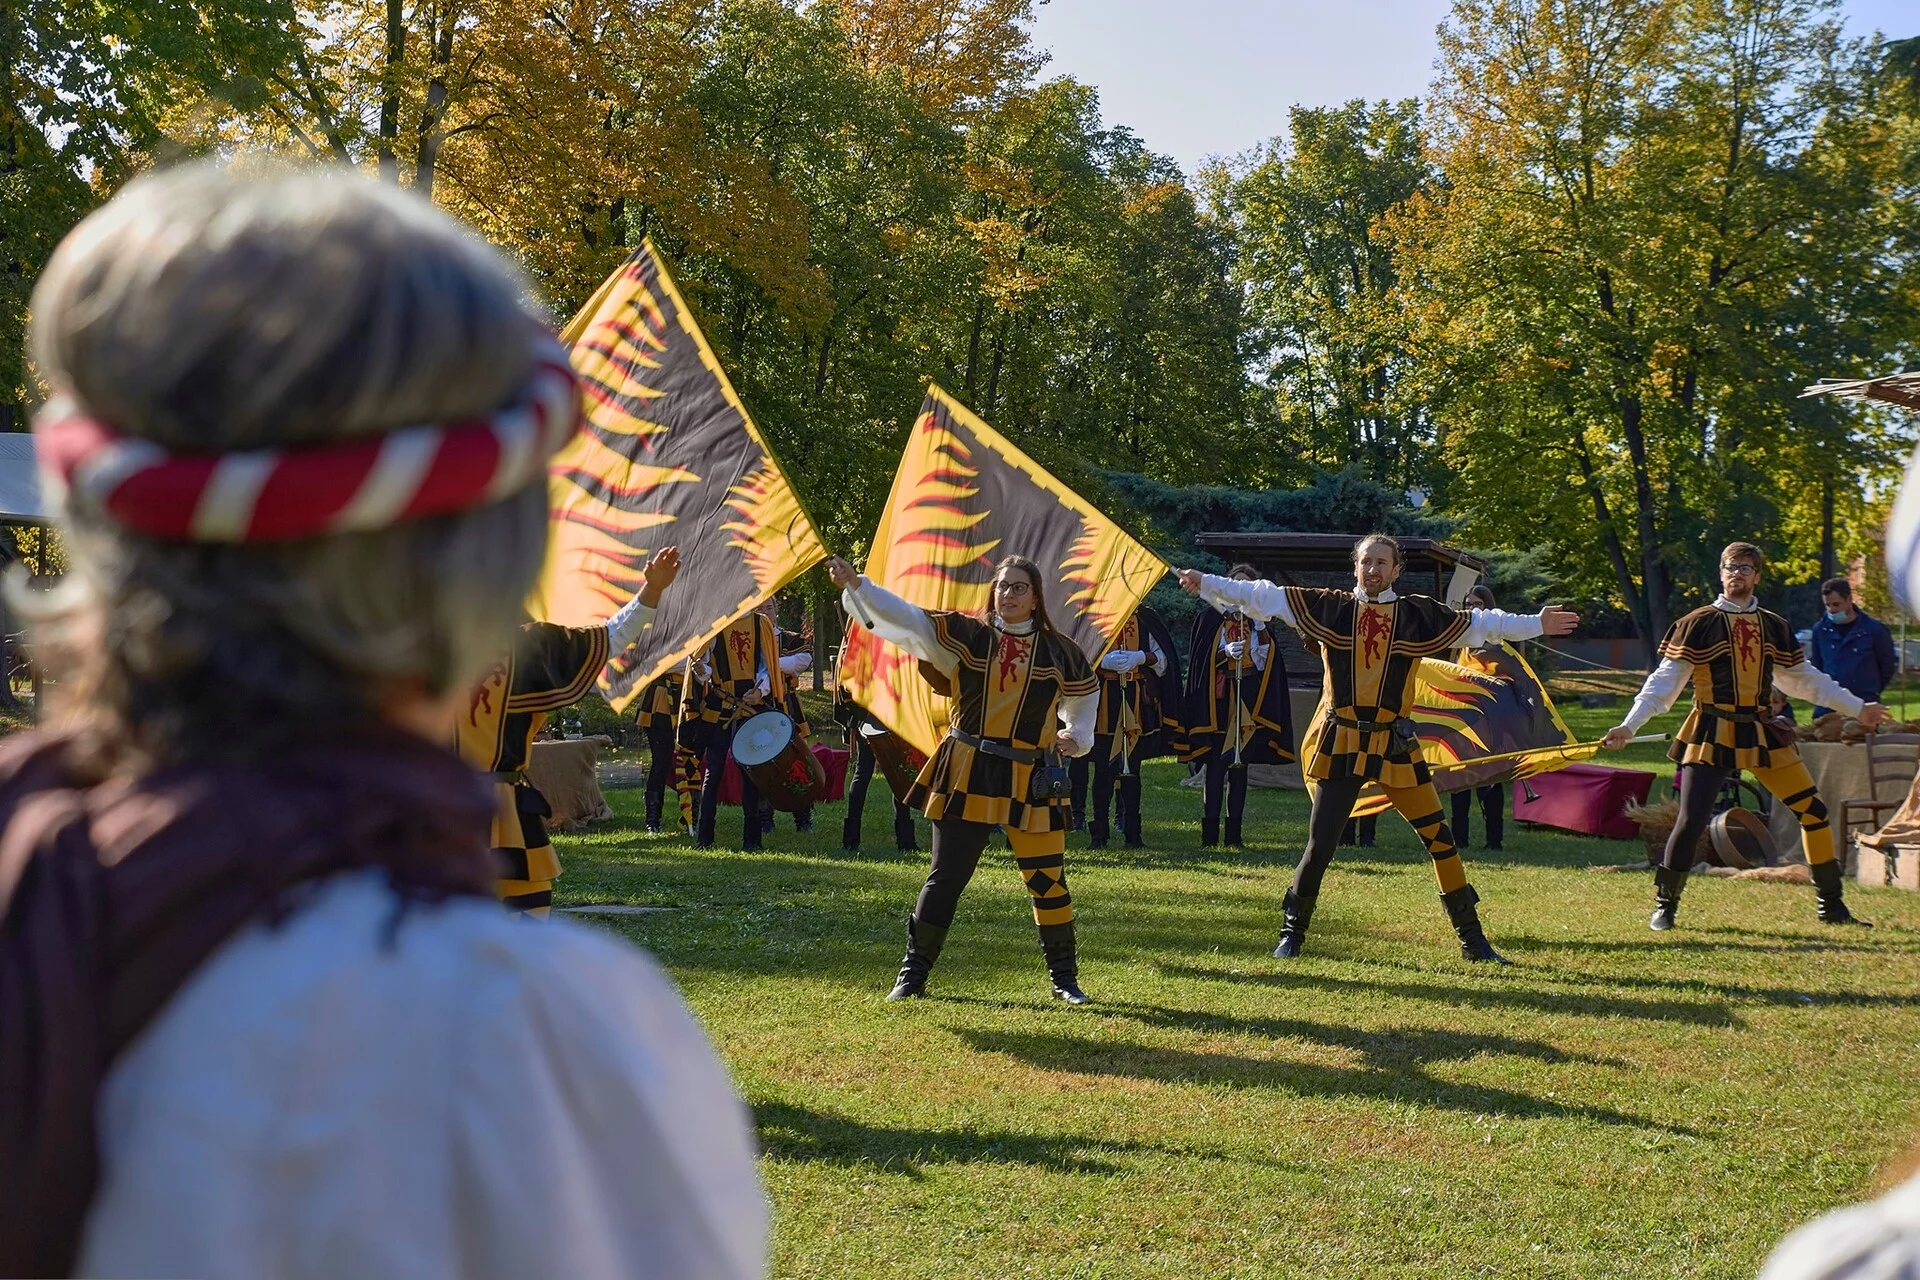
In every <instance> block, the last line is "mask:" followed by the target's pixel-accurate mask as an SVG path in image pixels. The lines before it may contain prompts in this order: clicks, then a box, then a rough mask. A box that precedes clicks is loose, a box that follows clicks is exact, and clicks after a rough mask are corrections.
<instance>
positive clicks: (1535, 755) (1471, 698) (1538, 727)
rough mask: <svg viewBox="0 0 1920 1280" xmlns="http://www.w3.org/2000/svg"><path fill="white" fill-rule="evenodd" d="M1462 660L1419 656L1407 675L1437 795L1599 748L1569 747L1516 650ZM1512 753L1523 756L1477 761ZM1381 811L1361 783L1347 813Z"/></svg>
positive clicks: (1304, 761) (1551, 766)
mask: <svg viewBox="0 0 1920 1280" xmlns="http://www.w3.org/2000/svg"><path fill="white" fill-rule="evenodd" d="M1462 656H1463V657H1464V658H1465V659H1466V661H1465V662H1464V663H1453V662H1445V661H1442V660H1439V659H1435V658H1426V659H1422V660H1421V663H1420V669H1419V672H1418V674H1417V675H1416V676H1415V677H1414V679H1415V681H1416V682H1417V683H1416V685H1415V689H1414V711H1413V720H1414V723H1415V725H1416V728H1417V732H1418V733H1419V735H1420V744H1421V750H1422V752H1424V753H1425V755H1426V759H1427V765H1428V767H1429V768H1431V769H1432V770H1433V785H1434V787H1435V788H1436V789H1437V790H1439V791H1440V792H1442V793H1446V792H1452V791H1461V790H1465V789H1468V788H1479V787H1490V786H1496V785H1505V784H1506V783H1509V782H1514V781H1517V780H1519V779H1521V778H1531V777H1535V776H1537V775H1539V774H1542V773H1551V772H1552V771H1553V770H1555V769H1562V768H1565V767H1566V766H1567V765H1570V764H1575V763H1577V762H1579V761H1581V760H1586V759H1590V758H1591V757H1592V756H1593V755H1594V754H1595V752H1596V751H1597V750H1598V748H1597V747H1596V746H1594V745H1593V744H1576V741H1575V738H1574V735H1573V731H1572V730H1570V729H1568V728H1567V725H1566V721H1564V720H1562V719H1561V718H1560V712H1559V710H1558V709H1556V708H1555V707H1554V705H1553V699H1552V698H1550V697H1548V696H1547V689H1546V686H1545V685H1544V684H1543V683H1542V682H1541V680H1540V677H1539V676H1537V675H1535V674H1534V671H1533V668H1532V667H1531V666H1529V665H1528V663H1527V660H1526V659H1525V658H1523V657H1521V656H1520V654H1519V652H1518V651H1517V650H1515V649H1513V648H1512V647H1511V646H1509V645H1506V644H1501V645H1498V646H1495V647H1492V648H1488V649H1480V650H1475V651H1473V652H1471V653H1468V654H1465V655H1462ZM1320 717H1321V711H1320V710H1318V709H1317V710H1315V712H1314V716H1313V720H1312V722H1310V723H1309V724H1308V726H1307V731H1306V733H1305V734H1303V735H1302V736H1301V739H1300V750H1301V765H1302V767H1303V768H1304V767H1306V766H1307V765H1308V763H1309V759H1308V757H1310V756H1311V755H1312V753H1313V749H1314V744H1315V743H1316V742H1318V741H1319V734H1318V733H1317V732H1316V729H1317V727H1318V725H1319V722H1320ZM1516 752H1524V753H1525V754H1524V755H1520V756H1518V757H1517V758H1510V759H1502V760H1491V761H1487V762H1486V763H1484V764H1482V763H1479V762H1480V761H1482V760H1484V759H1485V758H1486V757H1488V756H1508V755H1510V754H1511V753H1516ZM1388 808H1389V805H1388V803H1387V798H1386V796H1385V795H1384V794H1383V793H1382V792H1381V791H1380V789H1379V788H1378V787H1377V786H1375V785H1374V784H1372V783H1368V784H1367V785H1366V787H1364V788H1363V789H1362V790H1361V792H1360V798H1359V799H1358V800H1356V801H1355V802H1354V806H1353V816H1354V817H1356V818H1365V817H1369V816H1371V815H1373V814H1377V813H1384V812H1385V811H1386V810H1387V809H1388Z"/></svg>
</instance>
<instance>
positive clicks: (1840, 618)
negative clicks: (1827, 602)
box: [1827, 609, 1847, 622]
mask: <svg viewBox="0 0 1920 1280" xmlns="http://www.w3.org/2000/svg"><path fill="white" fill-rule="evenodd" d="M1846 620H1847V615H1846V614H1844V613H1835V612H1834V611H1833V610H1831V609H1829V610H1827V621H1828V622H1845V621H1846Z"/></svg>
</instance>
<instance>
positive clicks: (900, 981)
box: [887, 916, 947, 1000]
mask: <svg viewBox="0 0 1920 1280" xmlns="http://www.w3.org/2000/svg"><path fill="white" fill-rule="evenodd" d="M946 942H947V930H946V927H945V926H943V925H936V924H926V923H924V922H922V921H919V920H915V919H914V918H913V917H912V916H908V917H907V955H906V958H905V959H903V960H902V961H901V962H900V976H899V977H898V978H896V979H895V980H894V983H893V990H892V991H890V992H888V993H887V999H889V1000H905V999H908V998H909V997H912V996H920V995H925V994H926V993H927V974H928V973H930V972H932V970H933V962H934V961H935V960H938V959H939V958H940V948H941V947H943V946H945V945H946Z"/></svg>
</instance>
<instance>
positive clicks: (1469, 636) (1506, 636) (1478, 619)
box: [1460, 609, 1545, 649]
mask: <svg viewBox="0 0 1920 1280" xmlns="http://www.w3.org/2000/svg"><path fill="white" fill-rule="evenodd" d="M1467 616H1468V617H1469V618H1470V619H1471V621H1469V622H1468V623H1467V630H1466V634H1465V635H1463V636H1461V637H1460V647H1461V648H1463V649H1478V648H1481V647H1482V646H1484V645H1489V644H1497V643H1499V642H1500V641H1502V640H1532V639H1533V638H1535V637H1536V636H1539V635H1541V634H1542V633H1543V632H1544V630H1545V627H1544V624H1542V623H1541V621H1540V618H1539V616H1538V615H1537V614H1531V613H1508V612H1507V611H1506V610H1505V609H1473V610H1470V611H1469V612H1468V615H1467Z"/></svg>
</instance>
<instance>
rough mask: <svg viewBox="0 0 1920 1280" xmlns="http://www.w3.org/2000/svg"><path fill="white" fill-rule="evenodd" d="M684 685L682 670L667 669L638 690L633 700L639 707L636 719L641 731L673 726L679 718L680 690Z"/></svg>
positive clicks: (684, 676)
mask: <svg viewBox="0 0 1920 1280" xmlns="http://www.w3.org/2000/svg"><path fill="white" fill-rule="evenodd" d="M685 685H686V675H685V674H684V673H683V672H680V671H669V672H668V673H667V674H666V675H664V676H661V677H660V678H659V679H658V680H655V681H654V682H653V683H652V684H650V685H648V686H647V687H646V688H644V689H642V690H641V691H640V696H639V697H638V698H636V699H635V700H634V701H635V702H636V703H637V704H638V705H639V708H640V710H639V715H638V716H637V717H636V720H637V723H638V725H639V727H640V728H641V730H642V731H647V730H653V729H671V728H673V727H674V725H675V723H676V722H677V721H678V720H679V718H680V692H681V690H682V689H683V688H684V687H685Z"/></svg>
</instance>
